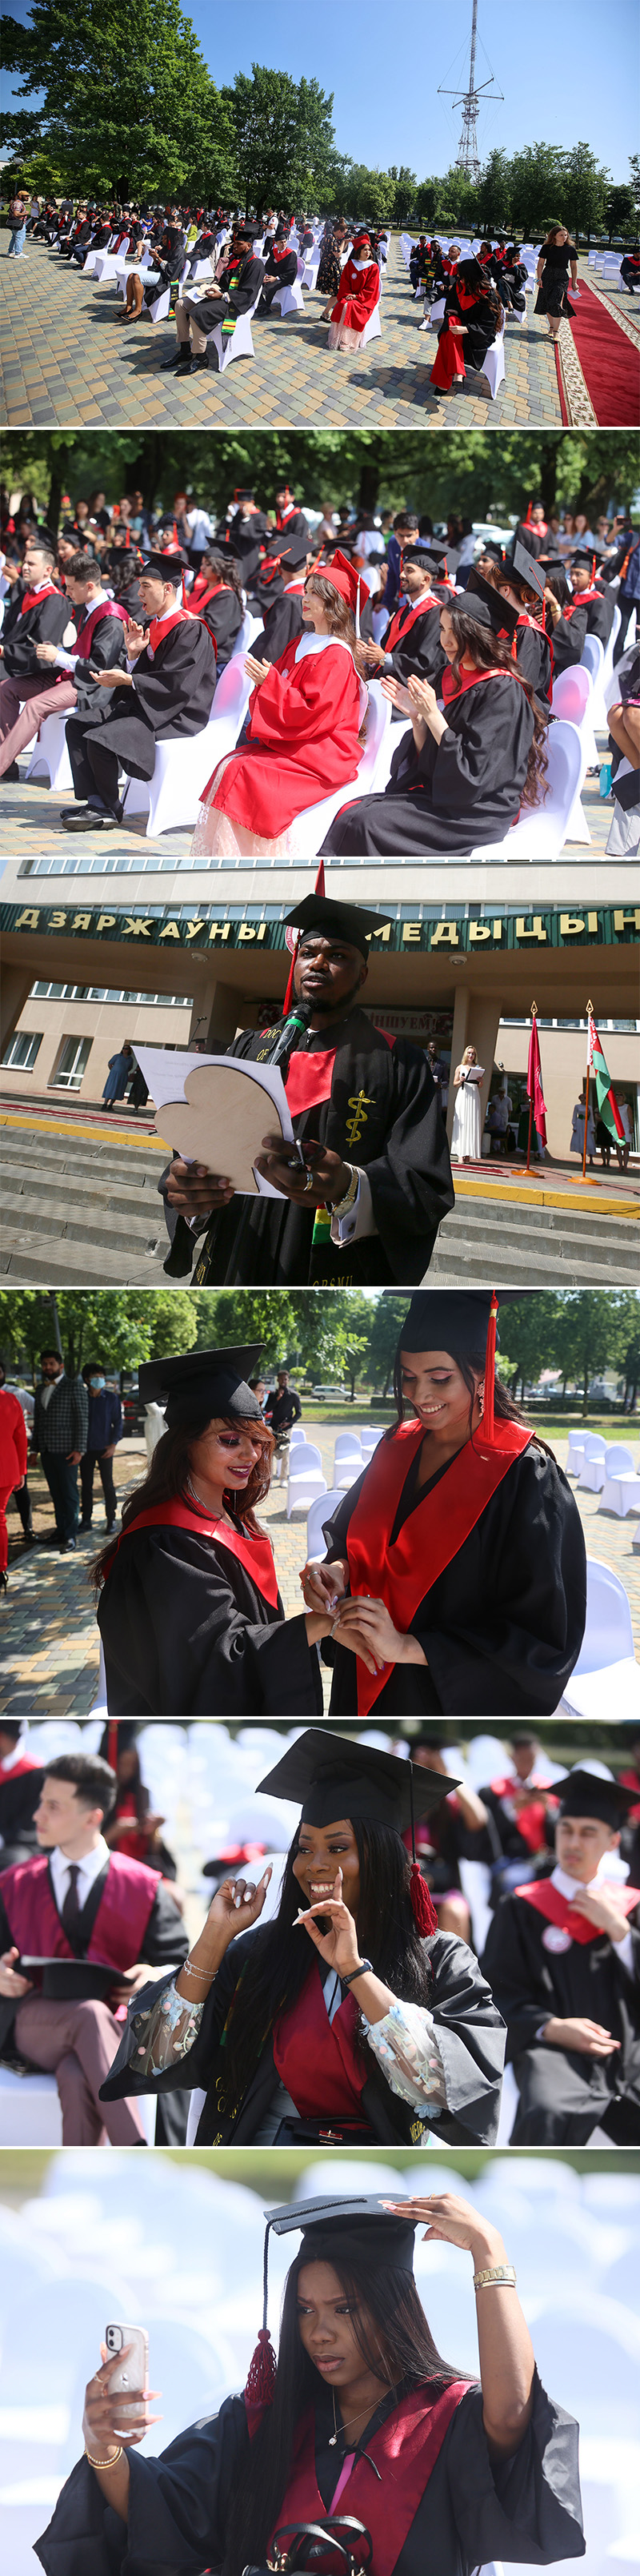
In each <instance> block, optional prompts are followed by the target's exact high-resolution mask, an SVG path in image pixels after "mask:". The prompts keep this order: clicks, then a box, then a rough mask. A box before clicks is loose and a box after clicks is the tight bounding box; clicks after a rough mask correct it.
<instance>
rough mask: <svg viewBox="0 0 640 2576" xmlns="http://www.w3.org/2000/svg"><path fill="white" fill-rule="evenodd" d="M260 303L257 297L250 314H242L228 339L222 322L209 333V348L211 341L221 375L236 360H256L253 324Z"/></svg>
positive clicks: (215, 324)
mask: <svg viewBox="0 0 640 2576" xmlns="http://www.w3.org/2000/svg"><path fill="white" fill-rule="evenodd" d="M259 302H260V297H259V296H258V295H257V296H256V300H255V304H252V305H251V309H250V312H249V313H241V314H240V315H239V319H238V321H237V322H236V326H235V331H232V332H231V334H230V336H229V338H228V339H225V340H223V337H222V325H221V323H220V322H215V323H214V327H213V330H212V331H208V332H207V348H208V347H209V343H210V341H211V340H213V343H214V347H215V351H216V356H217V360H218V374H219V375H221V376H223V375H224V373H225V369H226V368H227V367H230V366H232V364H233V360H234V358H255V349H254V346H253V340H252V338H251V324H252V321H253V317H254V313H256V312H257V308H258V304H259Z"/></svg>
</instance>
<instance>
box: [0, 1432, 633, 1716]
mask: <svg viewBox="0 0 640 2576" xmlns="http://www.w3.org/2000/svg"><path fill="white" fill-rule="evenodd" d="M369 1418H370V1416H369ZM355 1419H356V1422H357V1423H361V1422H362V1421H363V1420H364V1419H365V1413H364V1412H362V1413H360V1412H359V1411H358V1407H357V1405H356V1407H355ZM342 1427H343V1428H344V1425H343V1426H342ZM308 1430H309V1436H310V1438H311V1439H312V1440H313V1441H314V1442H315V1445H316V1447H317V1448H319V1450H320V1453H321V1457H322V1468H323V1474H324V1475H325V1477H326V1480H327V1485H328V1486H329V1487H330V1486H331V1485H332V1482H333V1444H334V1438H335V1432H334V1430H333V1428H332V1426H331V1425H330V1424H324V1423H323V1424H321V1425H318V1424H317V1423H314V1424H313V1425H312V1424H309V1425H308ZM631 1438H632V1445H633V1446H634V1449H635V1446H636V1441H635V1435H634V1434H632V1435H631ZM553 1445H554V1449H555V1454H556V1456H557V1458H558V1461H559V1464H560V1465H561V1466H562V1465H563V1464H564V1461H565V1459H566V1455H567V1441H566V1439H563V1440H556V1441H555V1442H554V1444H553ZM143 1463H144V1453H143V1451H142V1449H141V1447H140V1445H139V1444H138V1443H136V1442H135V1441H133V1440H125V1441H123V1442H122V1443H121V1445H120V1448H119V1450H118V1453H117V1458H116V1469H115V1476H116V1487H117V1492H118V1496H119V1500H120V1503H122V1501H123V1500H124V1497H125V1494H126V1493H127V1491H129V1490H130V1488H131V1486H132V1485H133V1484H134V1483H137V1482H138V1481H139V1477H140V1475H141V1473H142V1469H143ZM29 1481H30V1485H32V1490H33V1495H34V1506H35V1508H34V1521H35V1525H36V1528H37V1529H39V1530H40V1532H43V1531H44V1530H45V1529H47V1528H50V1527H51V1524H52V1511H51V1505H50V1503H49V1497H48V1494H47V1490H46V1487H45V1484H44V1479H43V1478H42V1476H41V1475H40V1474H38V1475H36V1476H35V1477H34V1478H33V1480H32V1479H31V1477H30V1480H29ZM96 1486H97V1494H98V1496H99V1500H98V1502H97V1505H96V1509H95V1512H94V1524H93V1536H92V1539H88V1538H85V1539H82V1540H80V1542H79V1545H78V1550H77V1554H76V1555H75V1556H64V1557H60V1556H59V1555H58V1552H57V1549H56V1548H48V1547H44V1546H40V1547H35V1548H30V1549H27V1548H25V1547H24V1545H23V1542H22V1540H21V1538H20V1535H19V1534H18V1536H17V1537H16V1536H15V1532H16V1530H17V1531H18V1533H19V1523H18V1520H17V1515H16V1514H15V1513H13V1512H10V1514H9V1529H10V1532H11V1537H10V1545H9V1590H8V1592H7V1593H5V1594H4V1596H3V1597H2V1598H1V1599H0V1620H1V1621H2V1641H1V1643H0V1712H2V1713H3V1714H4V1716H5V1717H7V1716H12V1717H17V1716H24V1715H30V1716H32V1717H48V1716H49V1717H54V1716H55V1717H60V1716H66V1717H86V1716H87V1715H88V1713H89V1710H90V1708H91V1704H92V1701H93V1699H94V1698H95V1691H96V1684H97V1679H98V1632H97V1628H96V1625H95V1619H94V1614H93V1596H92V1593H91V1591H90V1589H89V1586H88V1583H87V1580H86V1576H87V1569H88V1565H89V1562H90V1558H91V1555H92V1553H93V1549H94V1547H95V1550H96V1552H97V1550H98V1548H100V1547H102V1545H103V1541H104V1524H103V1509H102V1495H101V1491H100V1488H99V1486H98V1484H97V1480H96ZM574 1491H575V1488H574ZM576 1499H577V1502H578V1505H579V1509H580V1516H581V1519H582V1523H583V1528H584V1532H585V1538H586V1543H587V1549H588V1553H589V1555H590V1556H594V1557H598V1558H600V1559H601V1560H602V1562H603V1563H604V1564H605V1565H609V1566H611V1567H612V1569H613V1572H614V1573H615V1574H617V1575H619V1577H620V1580H621V1582H622V1583H624V1586H625V1590H626V1592H627V1594H628V1597H629V1601H630V1605H631V1616H632V1621H633V1633H634V1639H635V1648H636V1653H637V1655H638V1658H639V1660H640V1554H638V1555H634V1554H633V1550H632V1539H633V1537H634V1535H636V1534H637V1533H638V1529H639V1524H638V1522H637V1521H636V1519H635V1518H633V1519H629V1520H626V1521H615V1520H611V1519H609V1517H608V1515H605V1514H603V1513H600V1512H599V1509H598V1501H599V1498H598V1495H597V1494H577V1496H576ZM261 1511H262V1516H263V1517H264V1518H265V1520H266V1522H267V1524H268V1527H269V1531H270V1534H271V1538H272V1540H273V1546H274V1551H275V1559H276V1566H277V1572H278V1582H279V1585H280V1591H281V1594H282V1599H283V1602H284V1608H285V1613H286V1616H287V1618H294V1617H295V1616H296V1613H297V1611H298V1610H299V1609H300V1606H301V1592H300V1584H299V1580H298V1576H299V1570H300V1567H301V1566H302V1565H303V1564H304V1560H305V1555H306V1514H305V1513H303V1512H302V1511H300V1512H297V1513H296V1515H295V1517H294V1519H292V1520H291V1521H287V1518H286V1493H285V1489H284V1488H283V1487H281V1486H280V1485H278V1484H274V1485H273V1486H272V1488H271V1493H270V1495H269V1496H268V1498H267V1500H266V1502H265V1503H264V1504H263V1505H262V1507H261ZM325 1696H326V1701H327V1704H328V1682H327V1689H326V1694H325Z"/></svg>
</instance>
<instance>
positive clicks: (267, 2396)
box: [244, 2221, 277, 2406]
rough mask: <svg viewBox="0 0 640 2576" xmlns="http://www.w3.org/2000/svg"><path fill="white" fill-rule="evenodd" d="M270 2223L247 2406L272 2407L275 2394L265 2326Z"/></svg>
mask: <svg viewBox="0 0 640 2576" xmlns="http://www.w3.org/2000/svg"><path fill="white" fill-rule="evenodd" d="M269 2234H270V2221H267V2230H266V2235H265V2240H264V2267H263V2284H264V2289H263V2303H262V2325H261V2327H260V2329H259V2333H258V2340H257V2344H256V2348H255V2352H254V2353H253V2354H252V2357H251V2361H250V2363H249V2369H248V2373H247V2382H246V2387H245V2392H244V2393H245V2398H246V2401H247V2405H248V2406H272V2405H273V2400H274V2397H275V2393H276V2366H277V2365H276V2356H275V2352H274V2349H273V2344H272V2341H271V2336H270V2333H269V2328H268V2325H267V2279H268V2262H269Z"/></svg>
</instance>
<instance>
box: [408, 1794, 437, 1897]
mask: <svg viewBox="0 0 640 2576" xmlns="http://www.w3.org/2000/svg"><path fill="white" fill-rule="evenodd" d="M409 1790H410V1796H411V1851H412V1855H413V1857H412V1861H411V1877H410V1880H409V1896H410V1899H411V1912H412V1915H413V1919H414V1923H415V1924H416V1928H417V1930H418V1932H420V1933H421V1935H422V1939H423V1940H426V1936H427V1933H428V1932H437V1929H438V1917H437V1914H436V1909H435V1905H434V1903H433V1898H432V1897H431V1896H430V1895H429V1889H428V1887H427V1882H426V1878H423V1876H422V1870H421V1868H420V1862H419V1860H417V1859H416V1820H415V1816H414V1812H413V1780H412V1777H411V1763H409Z"/></svg>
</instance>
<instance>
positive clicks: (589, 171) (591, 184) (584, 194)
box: [563, 143, 609, 247]
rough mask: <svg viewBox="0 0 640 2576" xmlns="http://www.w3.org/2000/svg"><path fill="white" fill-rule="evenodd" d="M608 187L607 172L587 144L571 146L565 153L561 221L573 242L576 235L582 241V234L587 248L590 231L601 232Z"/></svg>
mask: <svg viewBox="0 0 640 2576" xmlns="http://www.w3.org/2000/svg"><path fill="white" fill-rule="evenodd" d="M608 184H609V172H608V170H603V169H602V168H601V166H600V163H599V162H598V161H596V156H595V152H592V151H591V147H590V145H589V144H588V143H575V144H574V146H573V151H572V152H565V155H564V180H563V190H564V204H565V221H566V223H567V224H568V227H569V231H570V232H571V233H573V236H574V240H575V241H577V239H578V234H579V233H581V234H582V236H583V238H584V235H585V234H586V239H587V247H588V245H589V242H590V240H591V235H592V232H596V233H600V232H602V228H603V224H604V220H605V207H606V200H607V188H608Z"/></svg>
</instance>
